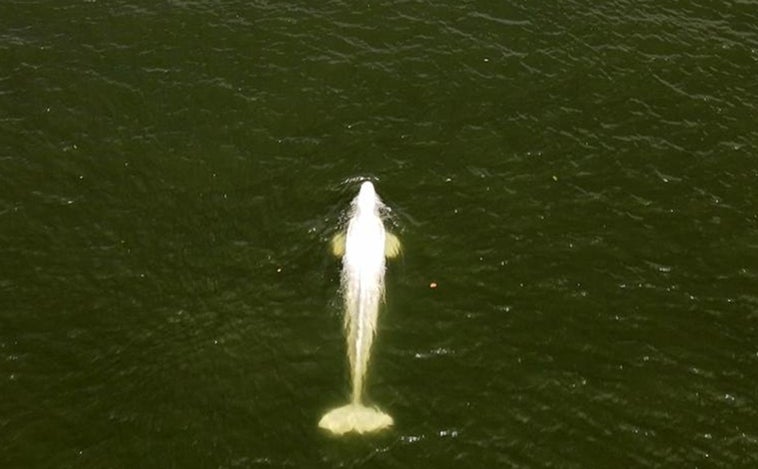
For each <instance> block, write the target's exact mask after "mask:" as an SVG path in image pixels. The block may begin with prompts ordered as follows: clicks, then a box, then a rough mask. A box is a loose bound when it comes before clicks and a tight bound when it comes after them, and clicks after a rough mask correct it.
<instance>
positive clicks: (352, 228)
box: [318, 181, 401, 435]
mask: <svg viewBox="0 0 758 469" xmlns="http://www.w3.org/2000/svg"><path fill="white" fill-rule="evenodd" d="M385 212H386V207H385V206H384V204H383V203H382V200H381V199H380V198H379V196H378V195H377V193H376V190H375V189H374V185H373V184H372V183H371V182H369V181H364V182H363V183H362V184H361V188H360V191H359V192H358V195H357V196H356V197H355V198H354V199H353V201H352V203H351V205H350V210H349V212H348V213H349V217H348V222H347V227H346V229H345V231H344V232H340V233H338V234H337V235H336V236H334V238H332V252H333V254H334V255H335V256H338V257H342V273H341V291H342V295H343V300H344V328H345V338H346V341H347V357H348V362H349V365H350V380H351V384H352V396H351V400H350V403H348V404H347V405H344V406H341V407H337V408H335V409H332V410H330V411H329V412H327V413H326V414H325V415H324V416H323V417H322V418H321V420H320V421H319V423H318V425H319V427H321V428H324V429H326V430H329V431H330V432H332V433H334V434H336V435H342V434H345V433H348V432H356V433H370V432H375V431H378V430H382V429H385V428H387V427H390V426H391V425H392V424H393V420H392V417H390V416H389V415H388V414H386V413H384V412H382V411H381V410H379V408H377V407H373V406H368V405H366V404H365V403H364V399H363V392H364V386H365V380H366V373H367V371H368V364H369V357H370V354H371V344H372V342H373V340H374V336H375V335H376V324H377V318H378V315H379V307H380V304H381V303H382V302H383V300H384V271H385V267H386V261H385V259H386V258H388V257H390V258H391V257H396V256H397V255H398V254H399V253H400V249H401V248H400V241H399V240H398V238H397V237H396V236H395V235H393V234H391V233H388V232H387V231H386V230H385V228H384V222H383V221H382V215H383V214H384V213H385Z"/></svg>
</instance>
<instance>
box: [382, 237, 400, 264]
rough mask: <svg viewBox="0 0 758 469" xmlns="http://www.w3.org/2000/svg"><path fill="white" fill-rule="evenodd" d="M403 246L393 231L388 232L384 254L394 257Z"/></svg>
mask: <svg viewBox="0 0 758 469" xmlns="http://www.w3.org/2000/svg"><path fill="white" fill-rule="evenodd" d="M401 250H402V247H401V246H400V240H399V239H398V238H397V236H395V235H393V234H392V233H387V235H386V237H385V239H384V255H385V256H387V257H389V258H393V257H397V256H398V254H400V251H401Z"/></svg>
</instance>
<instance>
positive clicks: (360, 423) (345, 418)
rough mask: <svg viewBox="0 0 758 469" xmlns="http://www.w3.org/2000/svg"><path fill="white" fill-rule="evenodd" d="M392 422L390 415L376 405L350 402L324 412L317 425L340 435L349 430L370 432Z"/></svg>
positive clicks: (387, 425) (385, 426)
mask: <svg viewBox="0 0 758 469" xmlns="http://www.w3.org/2000/svg"><path fill="white" fill-rule="evenodd" d="M392 423H393V421H392V417H390V416H389V415H387V414H385V413H384V412H382V411H381V410H379V409H377V408H376V407H366V406H364V405H362V404H356V403H352V404H348V405H346V406H342V407H337V408H336V409H332V410H330V411H329V412H327V413H326V414H324V416H323V417H321V421H320V422H319V423H318V426H319V427H321V428H324V429H326V430H329V431H330V432H332V433H334V434H336V435H342V434H343V433H347V432H350V431H354V432H357V433H370V432H374V431H377V430H381V429H383V428H387V427H389V426H391V425H392Z"/></svg>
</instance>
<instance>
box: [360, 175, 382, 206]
mask: <svg viewBox="0 0 758 469" xmlns="http://www.w3.org/2000/svg"><path fill="white" fill-rule="evenodd" d="M380 204H381V201H380V200H379V196H377V195H376V191H375V190H374V185H373V184H371V182H370V181H365V182H364V183H363V184H361V190H360V192H358V197H357V201H356V205H357V208H358V210H359V211H361V212H369V211H374V210H377V209H378V208H379V205H380Z"/></svg>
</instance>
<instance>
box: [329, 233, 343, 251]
mask: <svg viewBox="0 0 758 469" xmlns="http://www.w3.org/2000/svg"><path fill="white" fill-rule="evenodd" d="M332 254H334V255H335V256H337V257H342V256H343V255H344V254H345V232H344V231H340V232H339V233H337V234H336V235H334V237H333V238H332Z"/></svg>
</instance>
